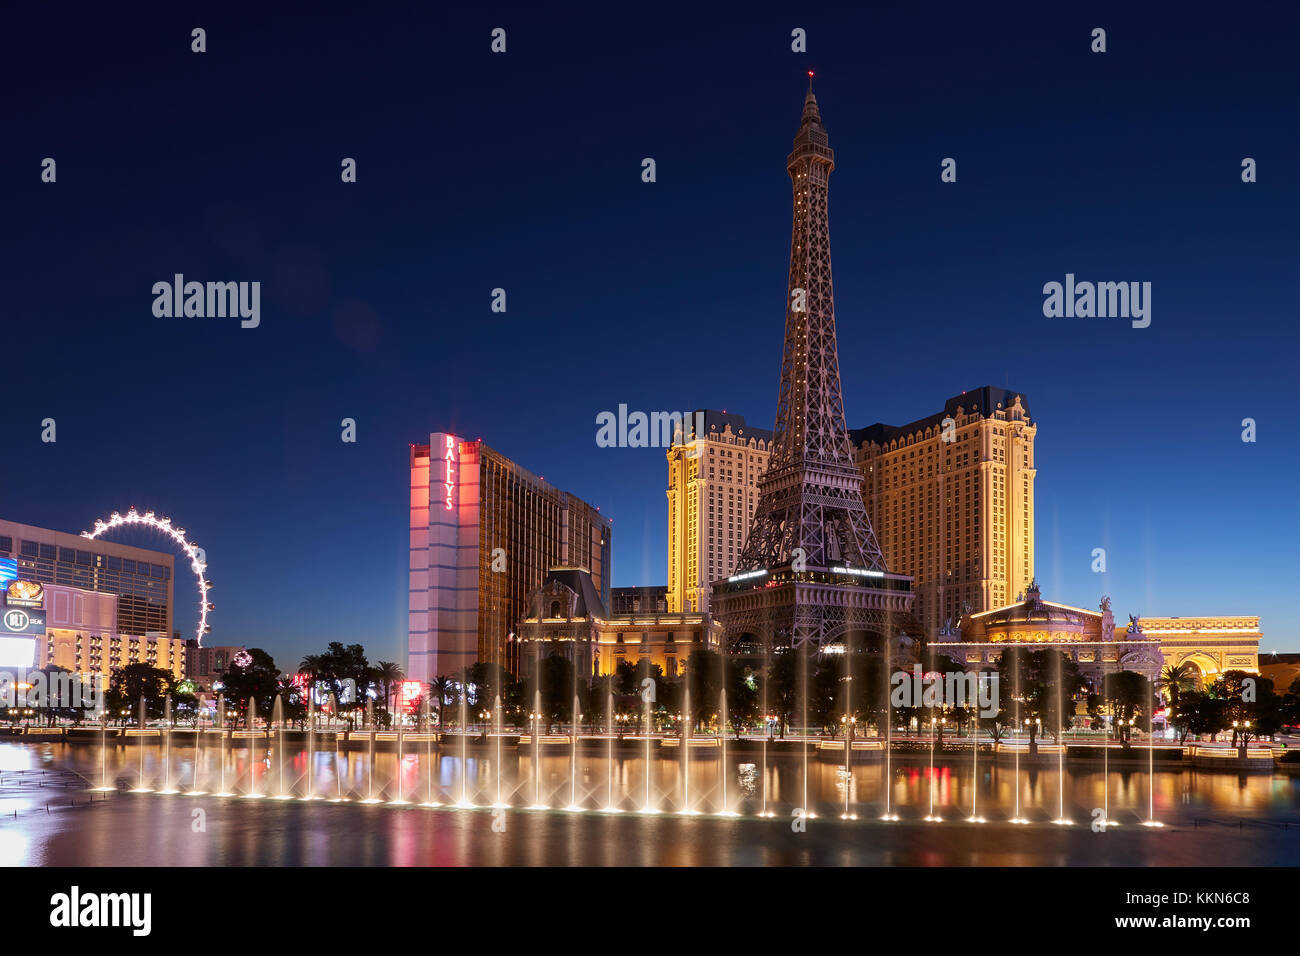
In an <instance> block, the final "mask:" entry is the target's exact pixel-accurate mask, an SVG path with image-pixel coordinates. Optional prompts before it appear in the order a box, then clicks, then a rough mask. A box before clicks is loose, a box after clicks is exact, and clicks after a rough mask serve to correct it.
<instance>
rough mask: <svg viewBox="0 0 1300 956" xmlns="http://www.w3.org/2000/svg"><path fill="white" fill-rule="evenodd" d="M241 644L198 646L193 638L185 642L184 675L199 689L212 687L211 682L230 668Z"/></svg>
mask: <svg viewBox="0 0 1300 956" xmlns="http://www.w3.org/2000/svg"><path fill="white" fill-rule="evenodd" d="M243 650H247V648H246V647H244V646H243V645H230V644H227V645H217V646H213V647H209V646H207V645H206V644H205V645H204V646H202V647H200V646H199V643H198V641H195V640H193V639H191V640H188V641H186V642H185V676H186V677H187V678H189V679H190V680H192V681H193V682H194V685H195V686H196V687H198V688H199V689H200V690H204V691H209V690H211V689H212V682H213V681H215V680H216V679H217V678H219V677H220V676H221V675H222V674H224V673H226V671H228V670H230V667H231V662H232V661H233V660H234V657H235V655H236V654H238V653H239V652H240V651H243Z"/></svg>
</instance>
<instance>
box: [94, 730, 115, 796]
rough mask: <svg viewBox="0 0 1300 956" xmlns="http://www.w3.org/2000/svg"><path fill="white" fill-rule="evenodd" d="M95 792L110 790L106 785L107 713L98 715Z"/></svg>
mask: <svg viewBox="0 0 1300 956" xmlns="http://www.w3.org/2000/svg"><path fill="white" fill-rule="evenodd" d="M94 789H95V790H96V791H104V790H112V789H113V788H112V787H110V786H109V785H108V713H107V711H101V712H100V715H99V786H98V787H95V788H94Z"/></svg>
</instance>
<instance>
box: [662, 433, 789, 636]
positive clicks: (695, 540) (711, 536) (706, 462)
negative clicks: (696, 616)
mask: <svg viewBox="0 0 1300 956" xmlns="http://www.w3.org/2000/svg"><path fill="white" fill-rule="evenodd" d="M701 416H702V418H701ZM690 418H691V420H692V421H700V420H702V421H703V422H704V433H703V434H701V435H696V434H694V432H693V430H692V431H691V432H690V433H688V434H686V435H684V436H683V435H679V436H678V438H679V439H682V440H679V441H676V442H675V443H674V444H673V445H672V446H671V447H670V448H669V449H668V610H670V611H673V612H677V613H683V612H686V613H706V612H708V610H709V599H710V594H711V590H710V589H711V588H712V585H713V582H714V581H716V580H717V579H718V578H722V577H726V576H727V575H729V574H730V573H731V572H732V570H733V569H734V568H735V566H736V559H737V557H738V556H739V555H740V549H741V548H742V547H743V546H744V544H745V536H746V535H747V534H749V528H750V523H751V522H752V521H753V519H754V507H755V505H756V504H757V502H758V478H759V476H760V475H762V474H763V472H764V471H766V470H767V459H768V454H769V449H768V446H769V444H770V443H771V441H772V433H771V432H770V431H767V430H765V429H761V428H754V427H752V426H749V425H746V424H745V419H744V418H742V417H741V416H739V415H728V414H727V413H726V412H719V411H713V410H705V411H698V412H696V413H695V414H694V415H693V416H691V417H690Z"/></svg>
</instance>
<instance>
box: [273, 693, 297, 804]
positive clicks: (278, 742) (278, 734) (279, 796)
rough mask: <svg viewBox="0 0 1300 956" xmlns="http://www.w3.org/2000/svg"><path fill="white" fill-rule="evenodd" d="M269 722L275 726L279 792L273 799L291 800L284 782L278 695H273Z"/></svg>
mask: <svg viewBox="0 0 1300 956" xmlns="http://www.w3.org/2000/svg"><path fill="white" fill-rule="evenodd" d="M271 722H272V723H273V724H275V726H276V745H275V758H276V764H277V766H278V769H279V776H280V792H279V793H278V794H276V797H275V799H277V800H292V799H293V794H291V793H290V792H289V788H288V787H286V786H285V782H284V700H283V698H282V697H281V695H279V694H276V695H275V703H274V704H273V705H272V707H271Z"/></svg>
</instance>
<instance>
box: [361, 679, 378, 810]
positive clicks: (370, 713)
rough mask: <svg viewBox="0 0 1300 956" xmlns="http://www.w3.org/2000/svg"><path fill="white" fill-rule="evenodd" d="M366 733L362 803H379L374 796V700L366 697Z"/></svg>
mask: <svg viewBox="0 0 1300 956" xmlns="http://www.w3.org/2000/svg"><path fill="white" fill-rule="evenodd" d="M366 731H367V733H369V735H370V741H369V743H368V744H367V759H366V799H364V800H362V801H361V802H362V803H379V802H380V801H379V798H378V797H376V796H375V699H374V698H373V697H370V696H369V695H367V697H366Z"/></svg>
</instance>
